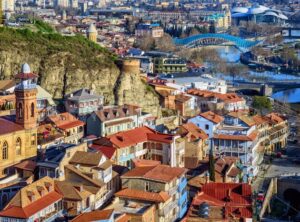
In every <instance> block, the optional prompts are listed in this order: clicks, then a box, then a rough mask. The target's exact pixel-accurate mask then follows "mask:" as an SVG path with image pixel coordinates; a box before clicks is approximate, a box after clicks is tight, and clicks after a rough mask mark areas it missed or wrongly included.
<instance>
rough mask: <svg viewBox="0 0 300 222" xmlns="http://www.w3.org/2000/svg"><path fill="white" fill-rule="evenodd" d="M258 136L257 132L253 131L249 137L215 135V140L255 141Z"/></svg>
mask: <svg viewBox="0 0 300 222" xmlns="http://www.w3.org/2000/svg"><path fill="white" fill-rule="evenodd" d="M257 136H258V132H257V131H253V132H252V133H250V134H249V135H248V136H247V135H227V134H214V139H223V140H240V141H254V140H255V139H256V138H257Z"/></svg>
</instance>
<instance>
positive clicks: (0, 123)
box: [0, 118, 24, 135]
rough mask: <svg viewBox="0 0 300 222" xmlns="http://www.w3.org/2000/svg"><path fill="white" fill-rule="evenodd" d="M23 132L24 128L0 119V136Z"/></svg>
mask: <svg viewBox="0 0 300 222" xmlns="http://www.w3.org/2000/svg"><path fill="white" fill-rule="evenodd" d="M21 130H24V128H23V127H22V126H20V125H18V124H16V123H14V122H11V121H9V120H6V119H3V118H0V135H4V134H8V133H13V132H17V131H21Z"/></svg>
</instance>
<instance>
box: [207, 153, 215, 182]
mask: <svg viewBox="0 0 300 222" xmlns="http://www.w3.org/2000/svg"><path fill="white" fill-rule="evenodd" d="M209 180H211V181H215V180H216V178H215V157H214V153H213V148H212V147H211V148H210V151H209Z"/></svg>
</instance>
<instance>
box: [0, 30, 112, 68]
mask: <svg viewBox="0 0 300 222" xmlns="http://www.w3.org/2000/svg"><path fill="white" fill-rule="evenodd" d="M0 39H1V41H0V50H9V49H15V50H16V51H19V50H20V51H27V52H28V53H31V54H33V55H36V56H40V57H47V56H49V55H53V54H56V53H63V52H65V53H67V54H69V55H71V56H72V57H73V58H75V59H76V58H78V59H76V62H78V64H80V62H82V64H84V65H85V66H86V65H95V64H101V65H103V64H104V65H111V64H112V62H113V61H114V60H115V56H114V55H113V54H112V53H110V52H109V51H108V50H107V49H105V48H103V47H101V46H100V45H98V44H96V43H94V42H91V41H89V40H88V39H86V38H85V37H83V36H80V35H76V36H62V35H60V34H58V33H42V32H32V31H30V30H29V29H11V28H7V27H0Z"/></svg>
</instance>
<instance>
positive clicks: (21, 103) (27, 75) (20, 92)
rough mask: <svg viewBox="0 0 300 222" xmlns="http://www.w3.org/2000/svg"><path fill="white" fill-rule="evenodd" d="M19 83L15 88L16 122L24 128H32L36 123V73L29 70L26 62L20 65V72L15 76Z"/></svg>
mask: <svg viewBox="0 0 300 222" xmlns="http://www.w3.org/2000/svg"><path fill="white" fill-rule="evenodd" d="M15 78H16V79H17V81H19V84H18V85H17V86H16V88H15V95H16V123H17V124H19V125H21V126H22V127H24V129H33V128H36V125H37V114H38V113H37V105H36V103H37V102H36V101H37V100H36V96H37V88H36V81H37V75H36V74H34V73H32V72H31V71H30V67H29V65H28V64H27V63H25V64H23V65H22V69H21V73H19V74H17V75H16V76H15Z"/></svg>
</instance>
